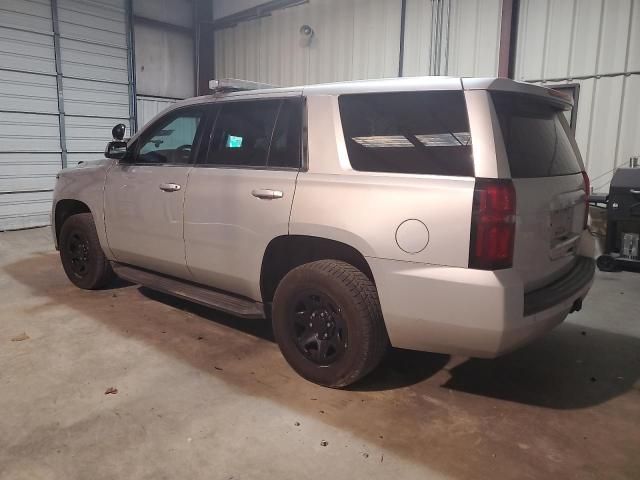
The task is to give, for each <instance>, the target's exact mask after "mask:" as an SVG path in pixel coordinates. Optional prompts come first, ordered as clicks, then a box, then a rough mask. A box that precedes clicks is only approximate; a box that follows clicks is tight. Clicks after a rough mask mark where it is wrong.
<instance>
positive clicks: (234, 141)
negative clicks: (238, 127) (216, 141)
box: [227, 135, 242, 148]
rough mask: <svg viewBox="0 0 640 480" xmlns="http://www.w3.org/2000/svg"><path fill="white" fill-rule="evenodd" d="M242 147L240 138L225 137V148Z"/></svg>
mask: <svg viewBox="0 0 640 480" xmlns="http://www.w3.org/2000/svg"><path fill="white" fill-rule="evenodd" d="M240 147H242V137H235V136H233V135H229V136H228V137H227V148H240Z"/></svg>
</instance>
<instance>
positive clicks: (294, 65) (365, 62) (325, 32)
mask: <svg viewBox="0 0 640 480" xmlns="http://www.w3.org/2000/svg"><path fill="white" fill-rule="evenodd" d="M400 6H401V0H346V1H345V0H343V1H339V0H324V1H316V0H312V1H310V2H309V3H307V4H303V5H300V6H297V7H291V8H287V9H284V10H277V11H274V12H273V13H272V14H271V15H270V16H268V17H264V18H261V19H257V20H253V21H250V22H243V23H240V24H238V25H237V26H235V27H233V28H227V29H223V30H219V31H217V32H216V35H215V60H216V73H217V75H218V76H220V77H236V78H244V79H248V80H255V81H260V82H266V83H272V84H276V85H296V84H305V83H318V82H326V81H337V80H348V79H357V78H380V77H393V76H395V75H397V71H398V61H399V55H400V40H399V38H400ZM305 24H307V25H310V26H311V27H312V28H313V29H314V37H313V39H312V41H311V43H310V44H309V45H306V44H305V42H304V40H303V38H302V37H301V35H300V33H299V29H300V27H301V26H302V25H305Z"/></svg>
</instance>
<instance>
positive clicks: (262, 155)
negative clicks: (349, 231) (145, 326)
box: [184, 97, 302, 301]
mask: <svg viewBox="0 0 640 480" xmlns="http://www.w3.org/2000/svg"><path fill="white" fill-rule="evenodd" d="M301 100H302V99H301V98H300V97H296V98H289V99H268V100H247V101H234V102H223V103H221V104H220V108H219V111H218V114H217V118H216V121H215V127H214V130H213V134H212V136H211V140H210V146H209V149H208V152H204V154H203V155H202V156H201V158H199V159H198V162H197V163H196V165H195V166H194V168H193V170H192V171H191V173H190V175H189V188H188V189H187V193H186V198H185V210H184V239H185V247H186V255H187V264H188V266H189V269H190V271H191V272H192V273H193V275H194V279H195V280H196V281H197V282H200V283H204V284H206V285H210V286H213V287H216V288H219V289H222V290H226V291H229V292H233V293H236V294H238V295H243V296H246V297H249V298H252V299H254V300H258V301H260V300H261V298H260V269H261V265H262V258H263V255H264V252H265V250H266V248H267V245H268V244H269V242H270V241H271V240H272V239H273V238H275V237H278V236H281V235H287V234H288V233H289V214H290V213H291V205H292V202H293V194H294V191H295V185H296V178H297V175H298V171H299V169H300V165H301V158H302V154H301V152H302V147H301V145H302V144H301V138H302V135H301V131H302V128H301V127H302V101H301Z"/></svg>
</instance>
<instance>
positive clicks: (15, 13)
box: [0, 0, 51, 34]
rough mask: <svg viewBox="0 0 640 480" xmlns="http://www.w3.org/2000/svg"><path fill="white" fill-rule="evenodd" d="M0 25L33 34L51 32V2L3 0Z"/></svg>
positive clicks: (44, 0) (0, 9) (0, 7)
mask: <svg viewBox="0 0 640 480" xmlns="http://www.w3.org/2000/svg"><path fill="white" fill-rule="evenodd" d="M0 25H6V26H9V27H11V28H15V29H20V30H27V31H31V32H43V33H47V34H48V33H50V32H51V4H50V3H49V0H3V1H2V4H1V5H0Z"/></svg>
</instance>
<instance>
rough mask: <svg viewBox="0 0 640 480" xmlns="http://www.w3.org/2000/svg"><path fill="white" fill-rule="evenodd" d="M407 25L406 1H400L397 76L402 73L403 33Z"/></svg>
mask: <svg viewBox="0 0 640 480" xmlns="http://www.w3.org/2000/svg"><path fill="white" fill-rule="evenodd" d="M406 23H407V0H402V7H401V8H400V55H399V56H398V76H399V77H401V76H402V74H403V71H404V31H405V27H406Z"/></svg>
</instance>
